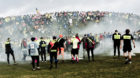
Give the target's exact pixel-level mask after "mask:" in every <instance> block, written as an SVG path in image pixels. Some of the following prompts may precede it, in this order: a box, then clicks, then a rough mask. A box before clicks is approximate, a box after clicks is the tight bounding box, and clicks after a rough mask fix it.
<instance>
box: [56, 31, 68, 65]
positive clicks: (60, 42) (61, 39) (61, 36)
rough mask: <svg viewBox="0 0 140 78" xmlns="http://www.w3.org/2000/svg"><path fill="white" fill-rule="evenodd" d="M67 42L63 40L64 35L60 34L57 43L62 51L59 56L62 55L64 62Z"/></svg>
mask: <svg viewBox="0 0 140 78" xmlns="http://www.w3.org/2000/svg"><path fill="white" fill-rule="evenodd" d="M65 41H66V40H65V39H64V38H63V35H62V34H60V35H59V38H58V39H57V42H58V44H59V47H60V50H61V53H59V51H60V50H58V55H62V62H64V48H65V47H66V44H65Z"/></svg>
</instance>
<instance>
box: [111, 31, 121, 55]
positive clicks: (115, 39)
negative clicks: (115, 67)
mask: <svg viewBox="0 0 140 78" xmlns="http://www.w3.org/2000/svg"><path fill="white" fill-rule="evenodd" d="M112 40H113V45H114V47H113V48H114V57H115V56H116V49H117V51H118V57H120V40H121V34H120V33H119V32H118V30H115V33H114V34H113V35H112Z"/></svg>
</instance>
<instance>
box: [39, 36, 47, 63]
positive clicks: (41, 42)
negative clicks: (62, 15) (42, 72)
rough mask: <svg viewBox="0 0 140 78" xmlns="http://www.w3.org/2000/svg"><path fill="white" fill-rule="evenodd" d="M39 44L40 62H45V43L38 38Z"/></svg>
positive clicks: (42, 39)
mask: <svg viewBox="0 0 140 78" xmlns="http://www.w3.org/2000/svg"><path fill="white" fill-rule="evenodd" d="M40 40H41V41H40V43H39V52H40V55H41V61H42V62H46V46H47V45H46V42H45V41H44V38H43V37H41V38H40Z"/></svg>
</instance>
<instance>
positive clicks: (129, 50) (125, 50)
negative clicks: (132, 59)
mask: <svg viewBox="0 0 140 78" xmlns="http://www.w3.org/2000/svg"><path fill="white" fill-rule="evenodd" d="M131 50H132V47H131V46H123V52H124V53H125V52H127V51H128V52H131Z"/></svg>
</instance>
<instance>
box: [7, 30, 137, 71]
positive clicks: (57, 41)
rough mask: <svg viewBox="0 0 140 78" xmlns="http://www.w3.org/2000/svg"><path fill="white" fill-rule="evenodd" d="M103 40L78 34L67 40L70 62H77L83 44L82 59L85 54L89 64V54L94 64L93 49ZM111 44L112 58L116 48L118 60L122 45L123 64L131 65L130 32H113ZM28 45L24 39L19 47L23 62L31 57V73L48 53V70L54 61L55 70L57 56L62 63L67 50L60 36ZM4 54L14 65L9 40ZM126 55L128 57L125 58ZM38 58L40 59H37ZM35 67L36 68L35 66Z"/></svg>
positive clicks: (64, 40) (43, 60) (132, 38)
mask: <svg viewBox="0 0 140 78" xmlns="http://www.w3.org/2000/svg"><path fill="white" fill-rule="evenodd" d="M104 38H108V37H105V36H103V35H102V36H101V35H100V37H99V36H98V35H97V34H96V35H95V36H94V35H92V33H90V34H85V35H84V37H82V38H80V37H79V35H78V34H76V35H74V36H73V37H71V38H70V40H68V41H69V42H68V43H69V45H71V48H70V49H71V50H70V52H71V60H72V62H73V63H74V62H77V63H78V62H79V50H80V45H81V43H83V59H85V57H86V55H85V53H87V57H88V61H89V62H90V61H91V59H90V54H91V56H92V61H93V62H94V59H95V58H94V49H95V48H97V47H98V46H99V44H100V41H101V40H103V39H104ZM111 38H112V40H113V42H114V56H116V48H117V49H118V58H119V57H120V48H122V44H123V52H124V57H125V59H126V61H125V64H128V63H129V64H131V63H132V62H131V59H132V57H131V50H132V47H131V41H132V42H133V46H134V48H135V41H134V37H133V36H132V34H130V30H129V29H126V31H125V34H124V35H121V34H120V33H119V32H118V31H117V30H115V33H114V34H113V35H112V36H111ZM30 41H31V42H30V43H28V42H27V40H26V39H25V38H24V39H23V41H22V43H21V47H22V52H23V60H24V61H25V60H26V57H27V55H29V56H31V59H32V63H31V64H32V68H33V71H35V70H39V69H40V65H39V64H40V63H39V62H40V60H39V58H40V57H41V61H42V62H46V61H47V60H46V54H47V52H48V54H49V57H50V69H52V68H53V61H55V68H57V67H58V59H57V58H58V56H59V55H61V56H62V62H64V52H65V49H66V48H67V46H66V43H67V39H65V38H64V37H63V35H62V34H60V35H59V37H58V38H57V37H56V36H53V37H52V40H50V41H49V43H47V42H46V41H45V39H44V38H43V37H41V38H40V41H39V43H37V41H38V39H37V38H36V37H32V38H31V39H30ZM5 52H6V54H7V62H8V64H10V62H9V55H10V54H11V55H12V57H13V60H14V64H17V63H16V60H15V56H14V50H13V49H12V47H11V40H10V38H8V39H7V41H6V42H5ZM127 53H128V56H127ZM39 56H40V57H39ZM35 65H37V66H35Z"/></svg>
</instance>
